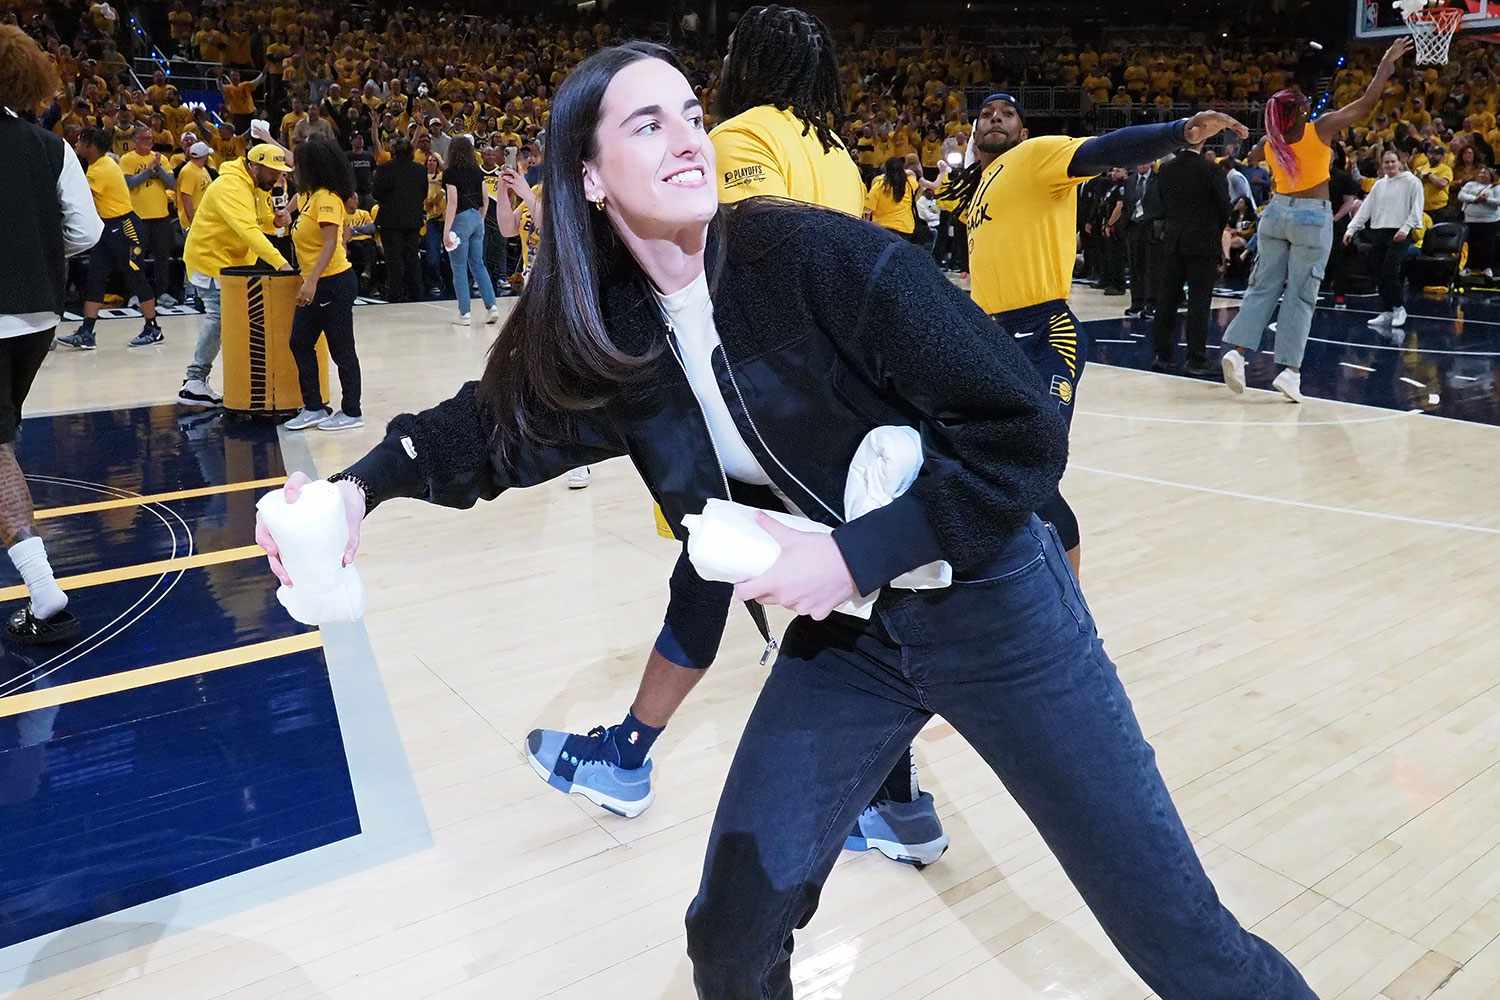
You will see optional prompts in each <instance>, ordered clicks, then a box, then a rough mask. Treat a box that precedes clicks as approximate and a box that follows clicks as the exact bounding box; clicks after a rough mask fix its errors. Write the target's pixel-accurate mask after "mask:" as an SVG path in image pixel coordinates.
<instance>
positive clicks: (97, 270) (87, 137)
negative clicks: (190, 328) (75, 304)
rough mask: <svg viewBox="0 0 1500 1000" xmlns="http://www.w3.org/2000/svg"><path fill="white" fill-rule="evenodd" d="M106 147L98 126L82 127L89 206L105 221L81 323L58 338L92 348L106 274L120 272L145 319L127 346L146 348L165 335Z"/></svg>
mask: <svg viewBox="0 0 1500 1000" xmlns="http://www.w3.org/2000/svg"><path fill="white" fill-rule="evenodd" d="M148 137H149V133H148ZM109 146H110V139H109V136H108V134H107V133H106V132H105V131H104V130H103V129H99V128H86V129H84V130H83V133H82V134H81V135H80V136H79V137H78V143H77V146H76V149H77V152H78V158H79V160H81V161H82V162H83V164H84V167H85V168H86V169H85V175H86V176H87V178H88V182H89V190H90V191H91V192H93V195H94V207H95V208H96V209H97V210H98V212H99V218H100V219H101V220H103V222H104V234H103V235H102V236H100V237H99V242H98V243H97V244H95V246H94V248H93V249H92V250H90V251H89V264H88V276H87V278H85V279H84V285H83V300H84V301H83V323H82V325H80V326H79V327H78V329H77V330H75V331H74V332H73V333H71V334H69V335H68V336H66V337H58V338H57V342H58V343H59V344H63V345H65V346H67V347H71V348H74V349H75V350H79V351H92V350H93V349H94V347H95V343H94V324H95V323H96V322H97V321H98V319H99V309H100V308H101V307H102V305H103V303H104V292H105V289H106V288H107V286H108V284H109V279H110V278H112V277H113V276H114V275H116V274H120V275H123V276H124V278H125V284H126V287H127V288H129V290H130V293H131V294H132V295H134V296H135V297H136V299H137V300H139V302H140V306H141V314H142V315H143V316H144V317H145V318H146V322H145V325H144V326H143V327H142V328H141V332H140V334H138V335H137V336H136V337H135V338H134V339H133V340H131V341H130V346H131V347H148V346H150V345H152V344H160V343H161V342H162V341H163V340H164V339H165V338H164V337H163V336H162V333H161V327H160V326H158V325H157V323H156V291H155V289H154V288H152V287H151V279H150V278H149V277H147V275H146V271H145V268H144V262H145V251H144V250H143V249H142V247H141V238H140V233H139V231H138V230H137V228H136V226H137V222H136V217H135V212H134V210H133V208H132V206H131V203H130V187H129V185H127V184H126V182H125V175H124V174H123V173H122V172H121V171H120V165H119V164H118V163H116V162H115V161H114V160H113V159H111V158H110V156H109ZM147 148H148V149H149V148H150V144H149V143H148V144H147Z"/></svg>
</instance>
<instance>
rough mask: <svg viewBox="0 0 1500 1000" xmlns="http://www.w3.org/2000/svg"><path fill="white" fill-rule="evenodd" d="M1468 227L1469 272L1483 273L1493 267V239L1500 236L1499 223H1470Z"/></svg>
mask: <svg viewBox="0 0 1500 1000" xmlns="http://www.w3.org/2000/svg"><path fill="white" fill-rule="evenodd" d="M1468 226H1469V270H1471V271H1485V270H1488V269H1489V268H1491V267H1493V266H1494V261H1495V237H1496V235H1497V234H1500V222H1470V223H1469V224H1468Z"/></svg>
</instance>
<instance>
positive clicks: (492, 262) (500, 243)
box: [484, 213, 510, 294]
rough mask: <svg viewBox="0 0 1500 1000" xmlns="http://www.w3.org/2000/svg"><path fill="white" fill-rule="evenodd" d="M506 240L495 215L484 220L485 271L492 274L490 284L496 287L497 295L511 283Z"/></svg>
mask: <svg viewBox="0 0 1500 1000" xmlns="http://www.w3.org/2000/svg"><path fill="white" fill-rule="evenodd" d="M505 243H506V239H505V237H504V236H501V235H500V227H499V226H497V225H495V218H494V214H493V213H491V214H490V215H489V216H488V217H487V218H486V219H485V220H484V269H485V270H486V271H488V272H489V274H490V284H491V285H492V286H494V288H495V292H496V294H499V292H500V288H501V286H502V285H504V284H505V283H506V282H508V281H510V263H509V261H508V260H507V259H506V257H507V252H506V246H505Z"/></svg>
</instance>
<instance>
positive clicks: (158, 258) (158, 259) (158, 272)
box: [138, 216, 176, 295]
mask: <svg viewBox="0 0 1500 1000" xmlns="http://www.w3.org/2000/svg"><path fill="white" fill-rule="evenodd" d="M138 221H139V224H140V230H139V231H140V234H141V247H142V249H144V250H145V251H146V257H147V259H148V260H149V261H150V263H149V264H148V265H147V267H148V268H149V269H150V274H151V287H152V288H154V289H155V290H156V294H158V295H164V294H166V293H167V292H168V291H169V290H170V289H171V287H172V281H171V267H172V251H173V249H174V247H173V244H174V243H175V242H176V241H175V240H174V238H173V236H174V234H173V232H172V221H173V220H172V219H171V218H169V217H168V216H162V217H161V218H160V219H140V220H138Z"/></svg>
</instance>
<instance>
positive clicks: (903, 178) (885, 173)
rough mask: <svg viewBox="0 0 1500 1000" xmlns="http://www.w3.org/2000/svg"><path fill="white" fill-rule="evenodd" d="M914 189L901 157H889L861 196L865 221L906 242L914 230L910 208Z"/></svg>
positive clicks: (915, 222)
mask: <svg viewBox="0 0 1500 1000" xmlns="http://www.w3.org/2000/svg"><path fill="white" fill-rule="evenodd" d="M916 187H917V185H916V181H914V180H913V179H912V177H911V175H910V174H909V173H907V172H906V159H905V157H901V156H892V157H891V158H890V159H888V160H886V161H885V166H884V167H883V168H881V171H880V173H879V175H877V176H876V177H875V179H874V180H872V181H871V182H870V193H869V194H867V195H866V196H865V218H867V219H869V220H870V221H871V222H873V223H875V225H877V226H879V227H880V228H881V229H886V230H889V231H890V232H893V233H895V234H896V235H897V236H900V237H901V238H902V239H905V240H910V239H911V238H912V233H913V232H914V231H915V230H916V228H917V219H916V215H915V214H913V213H914V210H913V206H912V201H913V199H912V195H913V194H914V193H915V192H916Z"/></svg>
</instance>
